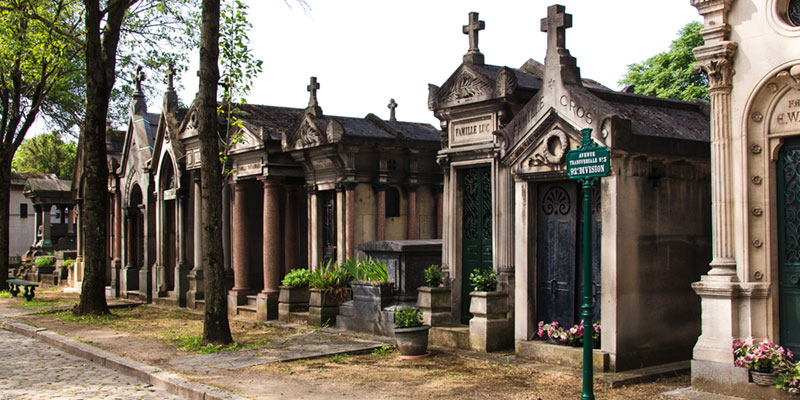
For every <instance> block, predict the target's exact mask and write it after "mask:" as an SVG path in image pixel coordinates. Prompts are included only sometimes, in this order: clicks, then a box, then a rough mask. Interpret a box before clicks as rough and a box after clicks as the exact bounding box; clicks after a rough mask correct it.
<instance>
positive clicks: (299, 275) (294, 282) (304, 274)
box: [281, 268, 311, 288]
mask: <svg viewBox="0 0 800 400" xmlns="http://www.w3.org/2000/svg"><path fill="white" fill-rule="evenodd" d="M310 279H311V272H309V271H308V270H307V269H305V268H298V269H293V270H291V271H290V272H289V273H288V274H286V276H285V277H283V281H282V282H281V283H282V284H283V286H288V287H293V288H296V287H302V286H308V281H309V280H310Z"/></svg>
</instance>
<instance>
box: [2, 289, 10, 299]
mask: <svg viewBox="0 0 800 400" xmlns="http://www.w3.org/2000/svg"><path fill="white" fill-rule="evenodd" d="M11 297H13V296H11V292H9V291H8V290H3V291H2V292H0V299H8V298H11Z"/></svg>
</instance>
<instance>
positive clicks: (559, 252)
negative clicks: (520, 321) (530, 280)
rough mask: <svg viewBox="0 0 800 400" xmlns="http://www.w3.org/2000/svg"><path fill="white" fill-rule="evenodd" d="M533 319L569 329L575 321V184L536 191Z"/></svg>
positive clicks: (547, 186)
mask: <svg viewBox="0 0 800 400" xmlns="http://www.w3.org/2000/svg"><path fill="white" fill-rule="evenodd" d="M538 189H539V190H538V192H539V193H538V202H537V203H536V205H537V207H538V211H537V217H538V218H537V220H538V223H537V232H538V234H537V245H536V246H537V247H536V249H537V250H536V254H537V256H536V305H537V310H536V316H537V319H539V320H540V321H544V322H545V323H550V322H551V321H558V322H559V323H560V324H562V325H565V326H568V327H569V326H572V325H573V324H574V323H575V321H576V319H575V317H576V315H577V313H576V302H575V298H576V293H575V288H576V286H575V275H576V274H575V272H576V266H577V262H576V260H577V254H576V246H575V244H576V238H577V232H576V230H577V229H576V227H577V221H578V210H577V194H578V188H577V184H576V183H575V182H554V183H541V184H539V188H538Z"/></svg>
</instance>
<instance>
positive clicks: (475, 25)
mask: <svg viewBox="0 0 800 400" xmlns="http://www.w3.org/2000/svg"><path fill="white" fill-rule="evenodd" d="M484 29H486V23H485V22H483V21H479V20H478V13H476V12H474V11H473V12H471V13H469V24H467V25H464V26H463V27H462V28H461V30H462V32H464V34H465V35H469V51H470V52H479V51H480V50H478V32H480V31H482V30H484Z"/></svg>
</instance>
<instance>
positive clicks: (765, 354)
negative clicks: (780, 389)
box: [733, 338, 792, 386]
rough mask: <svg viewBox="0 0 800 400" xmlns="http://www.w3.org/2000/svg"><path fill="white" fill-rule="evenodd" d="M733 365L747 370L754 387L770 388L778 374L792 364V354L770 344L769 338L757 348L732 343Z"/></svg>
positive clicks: (745, 344) (740, 343)
mask: <svg viewBox="0 0 800 400" xmlns="http://www.w3.org/2000/svg"><path fill="white" fill-rule="evenodd" d="M733 364H734V365H736V366H737V367H741V368H747V369H748V371H750V377H751V378H752V380H753V383H755V384H756V385H760V386H772V384H773V383H775V381H776V378H777V377H778V373H779V372H780V371H783V370H785V369H788V367H789V366H790V365H791V364H792V353H791V351H788V350H786V349H784V348H783V347H781V346H778V345H776V344H774V343H772V341H771V340H770V339H769V338H767V339H764V341H763V342H762V343H761V344H760V345H758V346H756V345H749V344H747V343H745V342H734V343H733Z"/></svg>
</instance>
